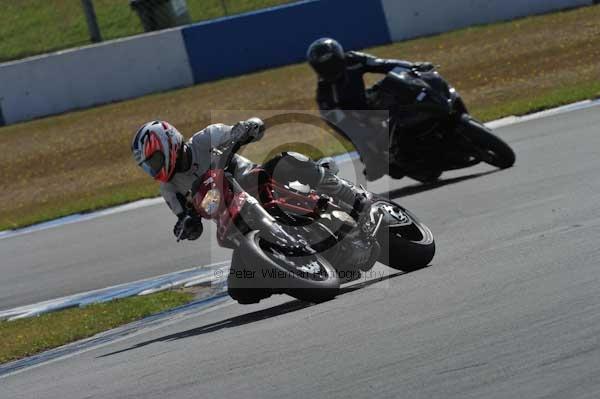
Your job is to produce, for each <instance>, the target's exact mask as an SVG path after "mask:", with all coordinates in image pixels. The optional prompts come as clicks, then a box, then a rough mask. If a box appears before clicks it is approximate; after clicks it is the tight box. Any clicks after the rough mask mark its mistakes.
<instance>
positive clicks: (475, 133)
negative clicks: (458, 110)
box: [462, 116, 516, 169]
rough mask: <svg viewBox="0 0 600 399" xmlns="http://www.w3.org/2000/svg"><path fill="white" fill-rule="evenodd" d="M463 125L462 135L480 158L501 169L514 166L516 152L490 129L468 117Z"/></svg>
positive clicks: (463, 121) (464, 118)
mask: <svg viewBox="0 0 600 399" xmlns="http://www.w3.org/2000/svg"><path fill="white" fill-rule="evenodd" d="M462 123H463V129H462V134H463V136H464V137H465V138H466V139H467V140H468V141H469V142H470V146H471V147H473V149H475V151H476V153H477V156H478V158H480V159H481V160H482V161H484V162H485V163H488V164H490V165H492V166H495V167H497V168H500V169H506V168H510V167H511V166H513V165H514V163H515V159H516V157H515V153H514V151H513V150H512V148H510V146H509V145H508V144H506V143H505V142H504V141H503V140H502V139H500V138H499V137H497V136H495V135H494V134H493V133H492V131H491V130H490V129H488V128H487V127H486V126H485V125H483V124H482V123H480V122H478V121H476V120H474V119H472V118H469V117H467V116H465V117H463V120H462Z"/></svg>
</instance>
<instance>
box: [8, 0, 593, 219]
mask: <svg viewBox="0 0 600 399" xmlns="http://www.w3.org/2000/svg"><path fill="white" fill-rule="evenodd" d="M598 20H600V6H592V7H586V8H580V9H577V10H571V11H567V12H559V13H555V14H548V15H543V16H537V17H530V18H525V19H520V20H516V21H512V22H507V23H500V24H493V25H487V26H479V27H473V28H468V29H463V30H459V31H455V32H450V33H447V34H443V35H439V36H434V37H428V38H422V39H417V40H411V41H407V42H402V43H396V44H392V45H388V46H381V47H375V48H372V49H368V51H369V52H371V53H373V54H376V55H378V56H381V57H388V58H403V59H409V60H429V61H432V62H434V63H436V64H440V65H442V68H441V70H440V71H441V73H442V74H443V75H444V76H445V77H446V78H447V79H448V80H449V81H450V82H451V83H452V84H454V85H455V86H456V87H457V89H458V90H459V91H460V92H461V94H462V95H463V97H464V98H465V101H466V103H467V105H468V106H469V107H470V109H471V112H472V113H473V114H474V115H475V116H476V117H478V118H480V119H482V120H486V121H487V120H491V119H496V118H499V117H503V116H507V115H512V114H516V115H521V114H526V113H529V112H532V111H536V110H540V109H544V108H549V107H553V106H557V105H562V104H565V103H569V102H573V101H578V100H583V99H587V98H594V97H598V96H600V79H599V77H600V46H598V45H597V38H598V37H599V36H600V24H598ZM375 79H376V77H375V76H368V77H367V81H368V82H374V81H375ZM315 86H316V80H315V76H314V74H313V73H312V71H311V70H310V69H309V68H308V67H307V66H306V65H292V66H288V67H284V68H277V69H272V70H268V71H264V72H259V73H254V74H250V75H246V76H241V77H237V78H231V79H224V80H221V81H217V82H212V83H207V84H202V85H197V86H194V87H190V88H186V89H182V90H176V91H172V92H168V93H161V94H155V95H151V96H147V97H143V98H139V99H136V100H132V101H125V102H121V103H118V104H110V105H106V106H103V107H97V108H94V109H89V110H85V111H79V112H72V113H69V114H64V115H60V116H56V117H51V118H45V119H40V120H36V121H32V122H28V123H22V124H17V125H12V126H7V127H4V128H1V129H0V148H2V149H9V150H5V151H4V152H3V156H2V157H0V186H1V187H2V190H0V203H2V208H0V230H2V229H7V228H16V227H20V226H25V225H28V224H32V223H35V222H40V221H43V220H47V219H52V218H55V217H58V216H62V215H66V214H71V213H76V212H81V211H88V210H93V209H97V208H101V207H105V206H110V205H117V204H120V203H124V202H129V201H132V200H136V199H140V198H143V197H149V196H154V195H157V194H158V190H157V186H156V184H155V183H154V182H153V181H151V179H149V178H148V177H147V176H145V175H144V174H143V172H141V171H140V170H139V168H137V166H136V165H135V164H134V162H133V161H132V159H131V155H130V153H129V146H130V140H131V137H132V135H133V133H134V132H135V131H136V130H137V128H138V127H139V125H141V124H142V123H143V122H145V121H148V120H153V119H166V120H168V121H170V122H171V123H173V124H174V125H175V126H177V127H178V128H179V129H180V130H181V131H182V132H183V133H184V135H187V136H189V135H191V134H192V133H193V132H195V131H197V130H199V129H201V128H202V127H204V126H205V125H206V124H208V123H210V122H215V121H219V122H221V121H223V122H230V123H233V122H235V117H238V118H243V117H244V118H245V117H249V116H252V115H254V114H256V115H257V116H262V117H265V116H268V115H269V114H271V113H272V110H294V109H296V110H298V109H300V110H303V109H304V110H305V109H314V108H315V105H314V90H315ZM211 110H237V111H238V112H237V113H236V114H235V116H234V115H233V114H231V113H229V114H227V113H225V114H223V113H218V112H211ZM217 115H220V116H217ZM282 145H287V149H288V150H290V149H299V150H300V151H303V152H308V153H309V154H310V155H312V156H319V155H321V154H335V153H340V152H343V151H345V150H346V149H347V148H348V145H347V143H345V142H344V141H343V140H339V139H336V137H335V136H332V135H327V134H323V130H321V129H318V128H314V127H310V128H308V127H306V125H300V124H289V125H286V126H281V127H278V128H277V129H275V130H270V131H269V132H268V133H267V135H266V136H265V138H264V139H263V140H262V141H261V142H260V143H257V144H253V145H250V146H248V147H246V148H245V149H244V154H245V155H247V156H249V157H250V158H252V159H254V160H255V161H257V162H260V161H262V160H264V158H265V157H266V154H268V153H270V152H271V151H272V149H273V148H276V147H278V146H282Z"/></svg>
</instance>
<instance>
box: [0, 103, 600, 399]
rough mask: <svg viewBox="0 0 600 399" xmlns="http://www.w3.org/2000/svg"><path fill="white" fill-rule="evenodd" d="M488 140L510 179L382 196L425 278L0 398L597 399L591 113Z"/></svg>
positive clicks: (261, 308)
mask: <svg viewBox="0 0 600 399" xmlns="http://www.w3.org/2000/svg"><path fill="white" fill-rule="evenodd" d="M498 133H499V135H500V136H502V137H503V138H505V139H506V140H507V141H508V142H509V143H510V144H511V145H512V146H513V147H514V148H515V150H516V152H517V156H518V161H517V165H516V166H515V167H514V168H512V169H509V170H505V171H499V172H494V171H493V170H492V169H490V168H487V167H485V166H481V167H476V168H472V169H469V170H465V171H460V172H456V173H452V174H447V175H445V180H444V181H443V182H441V183H440V184H439V185H436V186H434V187H422V186H408V187H407V186H405V185H406V184H407V183H408V184H410V182H409V181H401V182H399V183H397V182H394V183H392V186H393V187H394V189H392V190H391V192H390V195H391V196H392V197H394V198H397V199H398V200H399V202H401V203H402V204H404V205H405V206H407V207H408V208H409V209H411V210H413V211H414V212H415V213H416V214H417V215H419V216H420V217H421V218H422V219H423V220H424V221H425V222H426V223H427V224H428V225H429V226H430V227H431V228H432V230H433V231H434V234H435V235H436V240H437V246H438V253H437V255H436V257H435V259H434V261H433V263H432V265H431V266H429V267H427V268H424V269H422V270H419V271H416V272H413V273H409V274H405V275H402V274H400V275H396V274H389V273H388V274H387V277H384V278H383V279H381V281H377V280H375V281H369V282H367V281H365V282H363V283H362V284H360V285H359V286H358V287H355V288H358V289H348V290H346V292H345V293H344V294H343V295H340V296H339V297H338V298H336V299H335V300H333V301H330V302H327V303H323V304H319V305H313V306H308V305H306V304H303V303H300V302H297V301H294V300H291V299H289V298H288V297H284V296H278V297H274V298H271V299H269V300H265V301H263V302H261V303H260V304H258V305H251V306H241V305H238V304H235V303H232V302H226V303H224V304H222V305H219V306H218V307H216V308H213V309H211V310H208V311H203V312H198V313H196V314H189V315H186V316H185V317H183V316H182V317H180V318H176V319H173V320H170V321H169V322H168V323H165V324H163V325H160V326H154V327H153V328H148V329H142V330H140V331H138V332H137V333H135V334H133V335H130V336H128V337H125V338H122V339H119V340H116V341H115V342H112V343H109V344H105V345H103V346H99V347H95V348H91V349H89V350H87V351H84V352H80V353H76V354H73V355H71V356H69V357H66V358H62V359H58V360H55V361H53V362H50V363H46V364H41V365H39V366H37V367H33V368H29V369H25V370H22V371H20V372H17V373H15V374H12V375H8V376H5V377H2V378H0V397H1V398H38V397H39V398H60V399H63V398H67V399H69V398H138V397H139V398H165V397H169V398H177V399H178V398H191V397H193V398H197V397H220V398H244V399H247V398H281V397H286V398H307V397H308V398H310V397H318V398H321V397H326V398H348V397H351V398H355V397H365V398H366V397H369V398H399V397H402V398H515V397H522V398H597V397H599V396H600V269H599V266H600V265H599V260H600V248H599V245H598V239H599V238H600V112H598V108H592V109H588V110H584V111H577V112H572V113H569V114H564V115H559V116H554V117H549V118H545V119H541V120H536V121H531V122H527V123H522V124H518V125H514V126H510V127H507V128H503V129H499V130H498ZM380 184H383V185H385V184H386V183H380ZM403 185H404V187H403ZM148 211H149V210H148ZM144 212H145V211H142V213H144ZM146 216H147V215H146ZM140 217H141V218H143V217H142V216H140ZM136 218H137V216H136V215H128V218H127V219H126V220H125V223H123V227H122V228H123V231H130V232H133V231H135V228H133V227H131V224H133V223H134V222H135V220H136ZM165 220H167V219H165ZM97 223H104V226H109V225H110V222H109V221H102V222H100V221H99V222H97ZM112 223H117V221H113V222H112ZM146 224H150V222H149V221H148V220H147V219H146V223H144V225H146ZM100 227H101V226H100ZM100 227H97V228H98V229H99V230H97V231H101V229H100ZM76 228H77V229H78V230H79V234H81V235H80V236H79V234H77V232H72V233H71V236H70V237H71V238H72V239H73V238H74V237H77V236H79V237H81V238H85V235H84V234H83V231H82V230H83V229H84V228H85V227H84V226H83V225H81V226H77V227H76ZM123 234H124V233H123ZM152 234H158V233H156V232H155V233H152ZM44 236H45V235H44ZM134 237H136V236H134ZM140 237H141V236H140ZM23 238H24V237H21V238H20V239H18V240H17V241H15V242H14V243H13V245H15V246H16V245H25V244H18V242H19V241H20V240H22V239H23ZM91 238H93V237H90V239H91ZM118 238H119V237H114V238H113V237H111V238H110V239H111V240H112V241H114V242H115V243H118V244H120V245H123V247H122V248H123V249H122V251H125V250H126V248H128V247H127V245H126V244H125V243H121V240H119V239H118ZM120 238H121V239H124V238H125V237H124V236H121V237H120ZM63 239H64V240H65V241H64V242H65V243H66V242H69V241H67V240H66V238H63ZM130 239H131V240H134V239H135V238H130ZM45 240H50V238H49V237H47V236H45ZM7 241H8V240H7ZM23 241H27V240H23ZM136 244H137V243H136ZM2 245H3V247H2V253H3V254H4V253H5V251H7V250H8V249H7V248H6V247H5V246H4V245H6V244H5V243H2ZM140 245H143V244H140ZM159 249H160V248H159ZM119 251H120V250H119V248H117V249H115V251H114V252H116V253H119ZM165 251H166V250H165ZM157 253H158V252H157ZM55 256H58V255H55ZM154 256H158V255H154ZM160 256H163V255H162V254H161V255H160ZM165 256H166V255H165ZM190 256H191V252H190ZM147 257H148V259H151V258H152V254H148V255H147ZM108 259H109V260H110V259H111V257H110V256H108ZM84 260H85V259H84ZM138 261H139V259H138ZM178 261H179V260H177V261H173V263H174V264H175V263H177V262H178ZM96 262H97V266H96V267H102V265H103V263H102V261H101V259H100V257H98V259H97V260H96ZM135 262H136V261H135V260H132V261H131V264H132V265H133V264H134V263H135ZM72 263H74V262H72ZM174 266H177V265H174ZM186 266H187V265H186ZM73 267H74V266H73ZM378 270H380V271H385V270H386V269H384V268H379V269H378ZM161 272H164V270H161ZM111 273H116V271H111ZM41 281H42V280H40V282H41ZM4 286H5V283H4V282H3V283H2V287H4ZM2 289H3V291H2V292H3V293H4V292H5V290H6V289H5V288H2ZM15 292H17V291H15Z"/></svg>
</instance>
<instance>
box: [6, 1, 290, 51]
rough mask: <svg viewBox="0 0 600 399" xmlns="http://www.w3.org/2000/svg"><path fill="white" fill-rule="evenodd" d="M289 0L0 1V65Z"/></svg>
mask: <svg viewBox="0 0 600 399" xmlns="http://www.w3.org/2000/svg"><path fill="white" fill-rule="evenodd" d="M292 1H294V0H18V1H15V0H0V9H1V10H2V11H1V12H0V62H4V61H9V60H15V59H20V58H23V57H27V56H31V55H36V54H41V53H46V52H51V51H55V50H60V49H65V48H70V47H76V46H80V45H85V44H89V43H92V42H99V41H102V40H109V39H115V38H119V37H126V36H130V35H135V34H139V33H142V32H144V31H145V30H146V31H148V30H158V29H162V28H165V27H169V26H173V25H181V24H185V23H190V22H197V21H203V20H208V19H214V18H219V17H223V16H228V15H235V14H239V13H243V12H247V11H252V10H257V9H261V8H266V7H271V6H276V5H280V4H284V3H290V2H292Z"/></svg>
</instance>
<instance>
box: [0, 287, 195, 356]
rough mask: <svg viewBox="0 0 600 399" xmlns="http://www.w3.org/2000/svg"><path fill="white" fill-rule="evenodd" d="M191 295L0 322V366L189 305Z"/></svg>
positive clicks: (144, 298) (158, 296) (162, 294)
mask: <svg viewBox="0 0 600 399" xmlns="http://www.w3.org/2000/svg"><path fill="white" fill-rule="evenodd" d="M192 299H193V294H191V293H184V292H181V291H164V292H159V293H156V294H151V295H147V296H135V297H131V298H125V299H117V300H114V301H111V302H106V303H101V304H96V305H90V306H87V307H85V308H73V309H66V310H62V311H59V312H54V313H48V314H45V315H41V316H39V317H31V318H27V319H20V320H15V321H0V337H2V339H1V340H0V364H2V363H6V362H10V361H12V360H17V359H21V358H24V357H27V356H31V355H34V354H36V353H39V352H42V351H44V350H48V349H51V348H56V347H58V346H61V345H65V344H67V343H69V342H74V341H77V340H80V339H83V338H87V337H91V336H92V335H94V334H98V333H100V332H102V331H106V330H109V329H111V328H115V327H118V326H120V325H123V324H126V323H129V322H132V321H135V320H139V319H142V318H144V317H147V316H150V315H151V314H155V313H159V312H162V311H164V310H168V309H172V308H174V307H177V306H180V305H184V304H186V303H188V302H191V300H192Z"/></svg>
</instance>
